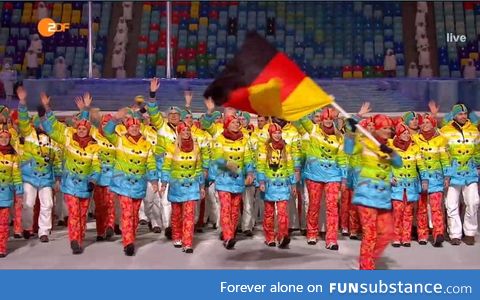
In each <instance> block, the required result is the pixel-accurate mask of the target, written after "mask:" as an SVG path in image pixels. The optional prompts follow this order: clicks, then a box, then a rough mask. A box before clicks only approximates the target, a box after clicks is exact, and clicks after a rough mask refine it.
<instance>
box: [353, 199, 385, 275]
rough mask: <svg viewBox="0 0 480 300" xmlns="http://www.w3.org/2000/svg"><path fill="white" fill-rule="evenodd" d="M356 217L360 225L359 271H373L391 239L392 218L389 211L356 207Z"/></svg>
mask: <svg viewBox="0 0 480 300" xmlns="http://www.w3.org/2000/svg"><path fill="white" fill-rule="evenodd" d="M357 208H358V215H359V217H360V223H361V224H362V232H363V237H362V244H361V245H360V259H359V260H360V270H374V269H375V260H376V259H377V258H379V257H380V256H381V255H382V253H383V251H384V250H385V248H386V247H387V246H388V244H389V243H390V242H391V241H392V237H393V218H392V213H391V211H389V210H383V209H377V208H372V207H366V206H361V205H358V206H357Z"/></svg>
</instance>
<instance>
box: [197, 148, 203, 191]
mask: <svg viewBox="0 0 480 300" xmlns="http://www.w3.org/2000/svg"><path fill="white" fill-rule="evenodd" d="M200 151H201V149H200ZM201 154H202V153H201V152H200V155H199V156H198V159H200V160H202V161H201V162H197V164H196V169H195V177H196V178H197V182H198V183H199V184H200V187H202V186H203V185H204V184H205V176H204V173H203V170H204V168H203V158H202V156H201Z"/></svg>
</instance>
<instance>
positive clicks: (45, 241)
mask: <svg viewBox="0 0 480 300" xmlns="http://www.w3.org/2000/svg"><path fill="white" fill-rule="evenodd" d="M40 242H42V243H48V236H46V235H42V236H41V237H40Z"/></svg>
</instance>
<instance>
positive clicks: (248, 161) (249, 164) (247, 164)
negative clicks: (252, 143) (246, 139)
mask: <svg viewBox="0 0 480 300" xmlns="http://www.w3.org/2000/svg"><path fill="white" fill-rule="evenodd" d="M252 155H253V154H252V149H250V147H249V146H248V145H246V146H245V153H244V154H243V166H244V168H245V173H253V172H254V171H255V167H254V164H253V156H252Z"/></svg>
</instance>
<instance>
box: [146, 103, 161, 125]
mask: <svg viewBox="0 0 480 300" xmlns="http://www.w3.org/2000/svg"><path fill="white" fill-rule="evenodd" d="M146 107H147V112H148V114H149V115H150V121H151V122H152V125H153V126H154V127H155V128H156V129H157V130H158V129H160V128H162V126H163V124H164V123H165V120H164V119H163V116H162V113H161V112H160V110H159V109H158V105H157V103H156V102H155V101H152V100H150V101H148V102H147V105H146Z"/></svg>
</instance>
